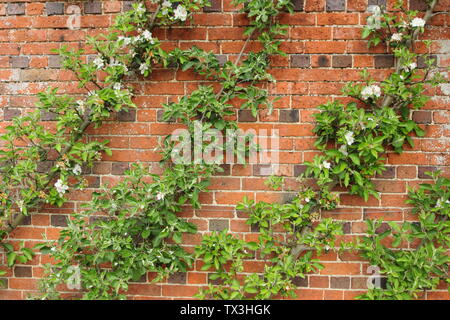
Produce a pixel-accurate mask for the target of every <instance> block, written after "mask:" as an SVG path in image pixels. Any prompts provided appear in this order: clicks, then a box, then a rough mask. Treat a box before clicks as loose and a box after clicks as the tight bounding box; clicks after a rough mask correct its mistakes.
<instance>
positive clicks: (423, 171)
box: [418, 166, 438, 179]
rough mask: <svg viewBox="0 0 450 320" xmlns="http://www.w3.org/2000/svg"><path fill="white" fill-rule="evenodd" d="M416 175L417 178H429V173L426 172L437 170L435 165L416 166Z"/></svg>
mask: <svg viewBox="0 0 450 320" xmlns="http://www.w3.org/2000/svg"><path fill="white" fill-rule="evenodd" d="M418 170H419V172H418V177H419V179H431V178H430V176H429V175H427V174H426V172H434V171H437V170H438V168H437V167H430V166H419V167H418Z"/></svg>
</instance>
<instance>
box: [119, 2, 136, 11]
mask: <svg viewBox="0 0 450 320" xmlns="http://www.w3.org/2000/svg"><path fill="white" fill-rule="evenodd" d="M133 3H136V1H124V2H123V4H122V8H123V9H122V10H123V11H130V10H131V9H133Z"/></svg>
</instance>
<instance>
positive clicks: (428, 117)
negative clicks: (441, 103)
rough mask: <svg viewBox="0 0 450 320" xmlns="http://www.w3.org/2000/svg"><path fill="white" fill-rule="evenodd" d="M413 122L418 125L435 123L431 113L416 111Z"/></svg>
mask: <svg viewBox="0 0 450 320" xmlns="http://www.w3.org/2000/svg"><path fill="white" fill-rule="evenodd" d="M413 120H414V121H415V122H417V123H431V122H432V121H433V120H432V114H431V112H430V111H414V112H413Z"/></svg>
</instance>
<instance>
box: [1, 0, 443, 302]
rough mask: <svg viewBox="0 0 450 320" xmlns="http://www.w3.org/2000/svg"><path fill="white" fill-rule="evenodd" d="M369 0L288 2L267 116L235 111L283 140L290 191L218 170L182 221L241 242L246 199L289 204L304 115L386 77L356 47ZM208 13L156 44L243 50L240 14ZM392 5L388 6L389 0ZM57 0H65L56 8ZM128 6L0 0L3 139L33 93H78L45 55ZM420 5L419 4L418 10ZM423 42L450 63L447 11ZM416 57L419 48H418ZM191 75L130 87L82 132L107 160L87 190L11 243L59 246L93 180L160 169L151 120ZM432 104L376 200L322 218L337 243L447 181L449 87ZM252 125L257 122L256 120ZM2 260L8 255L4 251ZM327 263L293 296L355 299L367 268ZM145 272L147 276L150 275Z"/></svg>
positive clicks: (189, 278) (23, 286) (241, 171)
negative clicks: (432, 174)
mask: <svg viewBox="0 0 450 320" xmlns="http://www.w3.org/2000/svg"><path fill="white" fill-rule="evenodd" d="M367 1H368V2H369V4H376V3H379V4H381V3H383V1H384V0H304V3H303V0H300V1H298V0H294V2H295V4H296V12H295V13H294V14H292V15H290V14H285V15H284V16H283V17H282V20H283V22H284V23H286V24H288V25H289V36H288V38H287V39H285V41H284V43H283V46H282V48H283V49H284V50H285V51H286V52H287V53H288V54H289V56H288V57H286V58H284V57H282V58H280V57H277V58H275V59H273V60H274V61H273V71H272V73H273V75H274V76H275V78H276V79H277V80H278V82H277V83H276V84H275V85H273V86H272V87H271V93H272V94H273V95H279V96H280V98H281V99H280V100H279V101H278V102H277V103H276V109H275V111H274V113H273V114H272V115H271V116H268V115H267V113H266V112H260V114H259V116H258V119H253V118H252V117H250V116H249V114H248V113H247V112H240V113H239V122H240V125H241V126H242V127H245V128H267V129H272V128H274V129H279V130H280V134H281V135H282V140H281V148H282V152H281V154H280V162H281V165H280V172H281V173H282V174H283V175H285V176H286V177H287V179H286V181H287V186H286V187H285V190H283V191H281V192H271V191H269V190H268V189H267V188H266V186H265V185H264V184H263V181H264V180H265V178H264V177H263V176H261V167H260V166H257V165H254V166H252V165H249V166H246V167H244V166H242V165H231V166H229V165H228V166H225V172H224V173H223V174H221V176H218V177H215V178H213V180H212V186H211V192H209V193H206V194H204V195H202V197H201V199H202V202H203V203H204V207H203V209H201V210H198V211H196V212H192V211H189V210H187V211H186V212H185V213H184V216H185V217H186V218H188V219H189V220H190V221H192V222H194V223H196V224H197V225H198V227H199V231H200V232H207V231H209V230H220V229H222V228H229V229H230V230H231V231H232V232H235V233H238V234H240V235H241V236H242V237H244V238H246V239H248V238H252V237H255V234H254V233H251V229H250V227H249V226H248V225H246V224H245V221H246V219H245V217H244V216H241V215H240V214H237V213H236V212H235V204H236V203H237V202H239V201H240V200H242V198H243V196H244V195H247V196H249V197H250V198H253V199H255V200H265V201H285V200H286V199H288V198H289V196H290V195H291V194H292V192H293V191H290V190H289V189H291V190H295V189H296V187H297V183H296V181H295V176H297V175H298V174H299V173H300V172H301V171H302V169H303V166H302V163H303V162H304V161H307V160H311V159H312V157H313V156H314V154H315V153H316V151H315V150H314V148H313V142H314V135H313V133H312V128H313V127H314V124H313V118H312V114H313V113H315V112H317V109H316V106H317V105H319V104H321V103H324V102H326V101H327V100H330V99H343V98H341V94H340V89H341V87H342V86H343V85H344V84H345V83H347V82H348V81H357V80H359V75H358V73H359V71H360V70H361V69H362V68H369V70H371V71H372V73H373V74H374V75H375V77H376V78H377V79H383V78H384V77H385V76H386V74H388V73H389V72H390V67H391V63H392V60H391V58H390V56H388V55H386V49H385V48H383V47H381V46H380V47H377V48H375V49H374V50H370V51H369V50H368V49H367V46H366V42H365V41H362V40H361V37H360V31H361V24H363V23H364V20H365V17H367V15H368V14H367V5H368V3H367ZM212 2H213V7H212V8H211V9H209V10H208V11H209V12H205V13H200V14H196V15H195V17H194V21H193V22H192V23H191V24H189V25H187V26H186V27H173V28H172V29H170V30H158V31H157V32H156V34H157V37H158V38H159V39H162V40H165V41H166V44H165V47H166V48H173V47H176V46H179V47H181V48H188V47H191V46H192V45H197V46H199V47H201V48H203V49H206V50H212V51H213V52H214V53H216V54H219V55H221V56H222V57H223V58H228V59H232V58H233V57H236V55H237V54H238V53H239V51H240V50H241V47H242V45H243V41H242V39H243V37H242V31H243V25H245V19H244V17H243V16H242V15H240V14H237V13H236V12H234V8H233V6H232V5H231V4H230V2H231V1H230V0H223V3H222V0H213V1H212ZM388 2H389V3H388V5H389V6H390V5H392V3H393V1H390V0H389V1H388ZM64 3H65V4H64ZM419 3H420V1H417V0H410V3H409V4H408V1H407V0H405V6H407V5H409V6H410V7H411V8H418V4H419ZM70 4H77V5H79V6H80V7H81V8H82V16H81V29H79V30H69V29H68V28H67V19H68V15H66V14H62V13H63V12H64V13H65V12H66V9H67V6H68V5H70ZM126 5H127V3H126V2H121V1H104V2H97V3H91V4H84V5H83V4H82V3H79V2H78V3H77V2H74V3H73V2H64V1H63V0H59V1H57V2H54V1H52V2H45V1H39V0H14V1H9V0H1V3H0V107H1V108H0V132H2V130H3V128H4V127H5V126H7V125H8V121H9V120H10V119H11V117H13V116H16V115H20V114H24V113H25V112H26V111H27V110H29V109H30V108H32V107H33V103H34V102H35V101H36V94H37V93H38V92H40V91H42V90H44V89H45V88H47V87H48V86H54V87H59V89H60V91H61V92H65V93H69V94H74V95H76V94H80V93H81V92H82V91H81V90H80V89H77V83H76V81H75V79H74V76H73V75H72V74H71V73H70V72H68V71H64V70H60V68H59V60H58V57H57V56H55V55H54V54H53V53H52V52H51V49H53V48H58V47H60V46H61V45H63V44H69V45H71V46H74V47H80V46H81V47H82V46H83V45H84V39H85V37H86V36H88V35H94V34H98V33H101V32H103V31H105V28H106V27H107V26H108V25H109V24H110V23H111V21H112V19H113V17H114V15H116V14H117V13H118V12H120V11H121V10H122V8H123V7H124V6H126ZM64 6H65V7H64ZM449 6H450V2H449V1H448V0H441V1H440V5H439V6H438V11H443V10H446V9H448V8H449ZM419 7H420V6H419ZM430 24H431V27H430V28H429V29H428V30H427V31H426V34H425V35H424V37H425V38H428V39H432V40H434V44H433V46H432V50H433V53H434V54H435V55H436V57H437V61H438V65H439V67H441V68H444V67H447V66H448V65H449V62H450V52H449V51H450V32H449V28H448V27H449V24H450V20H449V16H448V15H447V16H446V15H443V14H441V15H436V16H435V17H433V19H432V20H431V23H430ZM417 48H418V50H420V51H423V50H424V46H423V45H421V44H420V43H418V44H417ZM197 79H198V76H195V75H194V74H193V73H190V72H181V71H179V72H175V71H174V70H157V71H156V72H154V73H153V75H152V76H151V77H150V78H149V79H146V80H145V81H144V80H140V81H136V82H134V83H133V85H134V87H135V88H136V89H137V91H138V92H139V95H138V97H137V98H136V103H137V105H138V106H139V107H138V109H137V110H136V111H132V112H130V113H127V114H119V115H117V117H116V118H115V119H111V121H110V122H107V123H105V124H104V125H103V126H102V127H101V128H100V129H97V130H90V131H89V134H90V136H89V138H90V139H103V138H108V139H109V140H110V141H111V144H110V146H111V148H112V149H113V155H112V156H111V157H107V156H105V157H104V158H103V161H101V162H99V163H97V164H96V165H95V167H94V169H93V171H92V173H91V174H90V178H89V179H90V181H91V186H90V188H89V189H88V190H87V191H86V192H83V193H80V192H77V193H72V194H71V196H70V198H71V201H70V202H69V203H67V204H66V205H65V206H64V208H62V209H55V208H45V209H42V210H41V211H40V213H39V214H33V215H32V216H31V218H30V219H28V221H27V222H26V224H25V225H24V226H21V227H19V228H17V230H16V231H15V232H14V233H13V235H12V238H13V239H14V241H17V242H18V241H21V240H25V241H26V242H27V244H29V245H32V244H34V243H36V242H38V241H39V240H41V239H43V235H45V236H46V237H47V238H49V239H55V238H56V237H57V235H58V232H59V230H60V228H61V227H62V226H64V225H65V219H66V217H67V215H69V214H70V213H72V212H73V211H75V210H78V209H79V208H80V203H81V202H82V201H85V200H88V199H89V197H90V193H91V192H92V191H94V190H95V188H96V187H98V186H99V185H100V184H103V183H105V182H109V181H117V180H118V179H120V177H121V174H122V173H123V170H124V169H126V168H128V166H129V164H130V163H132V162H136V161H142V162H151V163H152V164H153V166H154V168H155V171H157V163H156V162H157V161H158V160H159V155H158V152H157V149H156V148H157V146H158V142H159V141H161V138H162V137H164V136H165V135H167V134H169V133H170V132H171V131H172V129H173V126H171V125H168V124H166V123H163V122H161V121H159V120H158V119H160V117H159V116H158V115H159V114H160V112H161V110H162V103H164V102H168V101H173V100H175V99H177V98H179V97H180V96H182V95H184V94H187V93H189V92H190V91H191V90H192V89H193V88H195V87H196V86H197V84H198V83H199V81H198V80H197ZM429 94H430V95H433V96H434V98H433V100H432V101H430V102H429V103H428V104H427V105H426V107H425V108H424V109H423V110H421V111H416V112H415V113H414V118H415V119H416V120H417V121H418V122H419V123H421V124H422V126H423V128H424V129H425V131H426V136H425V137H424V138H421V139H417V138H415V139H414V140H415V144H416V146H415V148H414V149H408V150H407V151H406V152H405V153H404V154H402V155H395V154H389V156H388V160H387V161H388V165H389V170H387V171H386V173H385V174H384V175H383V176H382V177H377V179H375V181H376V184H377V186H378V187H379V190H380V191H382V195H381V200H376V199H373V198H372V199H370V200H369V201H368V202H364V201H363V200H362V199H360V198H357V197H355V196H349V195H346V194H345V193H344V194H343V195H342V209H340V210H336V211H335V212H330V213H326V214H325V216H331V217H333V218H335V219H339V220H344V221H345V233H346V235H345V238H348V239H350V238H353V237H356V236H358V235H360V234H361V233H363V232H364V220H365V219H372V218H384V219H385V220H389V221H402V220H404V219H413V216H412V215H410V214H409V208H408V207H407V206H406V205H405V204H404V200H405V199H406V191H407V188H408V187H410V186H416V185H417V184H418V183H420V182H422V181H423V179H424V178H425V176H424V172H425V171H429V170H430V169H431V168H440V169H443V170H444V172H445V173H446V175H447V176H449V175H450V166H449V164H450V153H449V147H450V139H449V136H450V114H449V109H450V104H449V100H448V99H449V97H448V95H449V94H450V87H449V86H448V85H443V86H441V87H440V88H437V89H436V90H432V91H430V92H429ZM255 120H256V121H255ZM200 239H201V234H200V233H199V234H196V235H193V236H192V235H191V236H187V237H185V239H184V243H185V245H186V246H187V247H190V248H192V247H193V246H194V245H196V244H198V243H199V241H200ZM0 259H4V256H2V255H1V254H0ZM321 259H322V260H323V263H324V265H325V266H326V268H325V269H324V270H322V271H321V272H320V274H311V275H309V276H308V277H307V279H306V280H302V281H300V282H299V283H298V286H299V288H298V293H299V297H300V298H303V299H351V298H352V297H354V296H355V295H358V294H360V293H361V292H362V291H363V290H364V289H365V283H366V280H367V272H366V270H367V267H368V265H367V263H365V262H364V261H361V259H360V258H359V257H357V256H355V255H351V254H343V255H340V256H337V255H336V254H335V253H329V254H327V255H325V256H323V257H322V258H321ZM46 262H48V261H47V259H45V257H41V256H37V257H35V259H34V260H33V261H32V262H30V263H28V264H27V265H23V266H20V265H18V266H16V267H15V269H14V271H13V272H10V273H9V275H8V277H7V283H8V289H6V290H0V299H23V298H26V296H27V295H28V294H29V293H31V292H33V291H35V290H36V289H37V285H38V279H39V277H41V276H42V273H43V269H42V267H41V264H42V263H46ZM261 266H262V265H261V264H260V263H258V262H257V261H248V262H247V263H246V271H247V272H256V271H258V270H261ZM198 270H199V269H197V268H194V269H193V270H191V271H189V272H188V273H187V274H179V275H176V276H172V277H171V278H170V279H169V280H168V281H167V283H163V284H158V285H150V284H147V283H138V284H133V285H132V286H131V290H130V294H131V295H132V296H133V297H134V298H139V299H141V298H174V297H191V296H193V295H194V294H195V293H196V291H197V290H198V287H199V286H202V285H205V284H206V283H207V274H206V273H205V272H200V271H198ZM148 277H151V275H149V276H148ZM427 298H444V299H448V298H449V295H448V294H447V293H446V290H445V288H444V287H443V288H442V290H441V291H438V292H433V293H428V296H427Z"/></svg>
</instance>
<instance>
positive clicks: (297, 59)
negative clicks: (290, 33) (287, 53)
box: [291, 54, 311, 68]
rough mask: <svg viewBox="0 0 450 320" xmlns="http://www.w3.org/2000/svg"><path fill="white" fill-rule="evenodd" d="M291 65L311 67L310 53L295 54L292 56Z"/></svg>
mask: <svg viewBox="0 0 450 320" xmlns="http://www.w3.org/2000/svg"><path fill="white" fill-rule="evenodd" d="M291 66H292V67H294V68H309V67H310V66H311V57H310V56H309V55H303V54H294V55H292V56H291Z"/></svg>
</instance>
